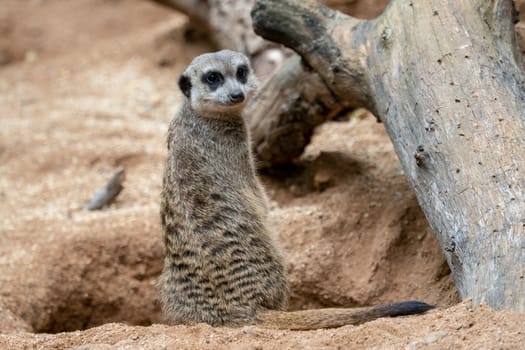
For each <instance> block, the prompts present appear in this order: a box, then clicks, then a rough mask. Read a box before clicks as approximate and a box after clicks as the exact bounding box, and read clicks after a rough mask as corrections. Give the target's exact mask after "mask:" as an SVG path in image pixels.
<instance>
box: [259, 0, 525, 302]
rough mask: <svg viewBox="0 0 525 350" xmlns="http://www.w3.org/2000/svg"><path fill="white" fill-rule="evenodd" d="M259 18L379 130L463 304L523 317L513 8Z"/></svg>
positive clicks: (276, 7)
mask: <svg viewBox="0 0 525 350" xmlns="http://www.w3.org/2000/svg"><path fill="white" fill-rule="evenodd" d="M252 16H253V22H254V27H255V30H256V32H257V33H258V34H260V35H262V36H263V37H265V38H267V39H269V40H274V41H277V42H280V43H283V44H284V45H286V46H288V47H290V48H292V49H294V50H295V51H297V52H298V53H299V54H300V55H301V56H302V57H303V59H304V60H305V61H306V62H307V63H308V64H309V65H310V66H311V67H312V68H313V69H314V70H315V71H316V72H317V73H319V75H320V76H321V78H322V79H323V80H324V82H325V83H326V85H327V86H329V88H330V89H331V90H332V91H333V92H334V94H335V95H336V96H337V97H338V98H339V99H341V100H345V99H351V100H352V101H359V102H360V104H361V105H362V106H364V107H366V108H368V109H369V110H371V111H373V113H374V114H376V116H378V117H380V119H381V120H382V121H383V123H384V124H385V127H386V130H387V132H388V134H389V136H390V138H391V140H392V142H393V143H394V145H395V149H396V152H397V154H398V156H399V159H400V160H401V163H402V165H403V168H404V171H405V173H406V176H407V178H408V179H409V181H410V183H411V185H412V186H413V188H414V189H415V192H416V194H417V197H418V200H419V203H420V204H421V206H422V208H423V210H424V212H425V214H426V216H427V219H428V221H429V223H430V225H431V226H432V228H433V229H434V232H435V233H436V235H437V237H438V239H439V241H440V244H441V247H442V249H443V251H444V253H445V255H446V257H447V260H448V263H449V265H450V267H451V270H452V272H453V275H454V278H455V280H456V283H457V287H458V289H459V291H460V294H461V296H462V298H468V297H472V298H473V301H474V302H475V303H480V302H486V303H488V304H489V305H491V306H492V307H494V308H497V309H499V308H511V309H515V310H519V311H525V175H524V174H525V88H524V85H525V74H524V72H523V70H522V67H521V65H520V63H518V62H520V59H521V58H520V57H519V52H518V51H517V49H516V43H515V34H514V29H513V23H512V3H511V0H490V1H489V0H468V1H467V0H464V1H457V0H429V1H414V0H393V1H392V2H391V4H390V5H389V6H388V8H387V9H386V10H385V12H384V13H383V14H382V15H381V16H380V17H379V18H377V19H376V20H370V21H367V20H358V19H355V18H352V17H349V16H346V15H343V14H342V13H340V12H337V11H334V10H330V9H328V8H326V7H324V6H322V5H320V4H318V3H315V2H313V1H307V0H259V1H257V2H256V5H255V8H254V10H253V12H252Z"/></svg>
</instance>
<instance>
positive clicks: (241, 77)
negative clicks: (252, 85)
mask: <svg viewBox="0 0 525 350" xmlns="http://www.w3.org/2000/svg"><path fill="white" fill-rule="evenodd" d="M248 73H249V68H248V66H247V65H245V64H242V65H240V66H239V67H238V68H237V73H236V74H235V75H236V77H237V80H238V81H240V82H241V83H243V84H244V83H246V81H247V80H248Z"/></svg>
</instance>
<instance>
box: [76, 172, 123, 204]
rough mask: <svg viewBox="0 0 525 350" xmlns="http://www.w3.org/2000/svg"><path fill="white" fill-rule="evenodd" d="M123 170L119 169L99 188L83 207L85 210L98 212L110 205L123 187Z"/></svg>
mask: <svg viewBox="0 0 525 350" xmlns="http://www.w3.org/2000/svg"><path fill="white" fill-rule="evenodd" d="M124 177H125V169H124V167H119V168H118V169H117V171H116V172H115V174H114V175H113V176H112V177H111V179H110V180H109V181H108V182H107V183H106V184H105V185H104V186H103V187H102V188H100V189H99V190H98V191H97V192H95V194H94V195H93V197H92V198H91V199H90V200H89V202H88V203H87V204H86V205H85V206H84V209H85V210H99V209H102V208H104V207H105V206H107V205H110V204H111V203H112V202H113V201H114V200H115V199H116V198H117V196H118V195H119V193H120V192H121V191H122V189H123V188H124V186H122V183H123V182H124Z"/></svg>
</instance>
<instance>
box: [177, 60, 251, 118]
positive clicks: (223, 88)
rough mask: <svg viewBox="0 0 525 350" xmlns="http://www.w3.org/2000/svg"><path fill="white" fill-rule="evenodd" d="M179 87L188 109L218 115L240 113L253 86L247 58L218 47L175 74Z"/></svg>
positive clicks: (204, 114) (207, 114)
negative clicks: (179, 74)
mask: <svg viewBox="0 0 525 350" xmlns="http://www.w3.org/2000/svg"><path fill="white" fill-rule="evenodd" d="M179 87H180V89H181V91H182V93H183V94H184V96H186V98H188V102H189V106H190V108H191V109H192V110H194V111H195V112H196V113H198V114H200V115H202V116H210V117H215V118H220V117H221V116H227V115H240V112H241V111H242V109H243V108H244V106H245V105H246V101H247V100H248V99H250V98H251V97H252V96H253V95H254V93H255V91H256V89H257V78H256V77H255V74H254V73H253V71H252V68H251V66H250V61H249V60H248V58H247V57H246V56H245V55H244V54H242V53H240V52H236V51H230V50H222V51H218V52H212V53H206V54H203V55H200V56H197V57H195V58H194V59H193V61H192V62H191V64H190V65H189V66H188V68H186V70H185V71H184V72H183V73H182V75H181V77H180V78H179Z"/></svg>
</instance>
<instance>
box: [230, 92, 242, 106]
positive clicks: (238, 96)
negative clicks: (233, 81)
mask: <svg viewBox="0 0 525 350" xmlns="http://www.w3.org/2000/svg"><path fill="white" fill-rule="evenodd" d="M230 101H231V102H232V103H240V102H242V101H244V93H243V92H242V91H241V90H235V91H233V92H232V93H231V94H230Z"/></svg>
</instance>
